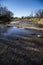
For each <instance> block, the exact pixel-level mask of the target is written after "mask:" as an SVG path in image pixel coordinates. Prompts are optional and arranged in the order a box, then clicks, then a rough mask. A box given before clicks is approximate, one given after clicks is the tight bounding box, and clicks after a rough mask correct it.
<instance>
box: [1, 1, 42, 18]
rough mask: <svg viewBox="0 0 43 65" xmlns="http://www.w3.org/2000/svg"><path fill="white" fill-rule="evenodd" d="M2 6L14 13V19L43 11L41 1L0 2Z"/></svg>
mask: <svg viewBox="0 0 43 65" xmlns="http://www.w3.org/2000/svg"><path fill="white" fill-rule="evenodd" d="M0 4H1V5H2V6H6V7H7V9H9V10H10V11H12V12H13V13H14V17H22V16H29V15H30V14H31V13H33V14H34V13H35V12H36V11H37V10H39V9H43V0H0Z"/></svg>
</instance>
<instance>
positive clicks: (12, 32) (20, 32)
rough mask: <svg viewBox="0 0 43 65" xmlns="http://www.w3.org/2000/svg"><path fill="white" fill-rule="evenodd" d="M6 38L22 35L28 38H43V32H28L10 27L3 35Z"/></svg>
mask: <svg viewBox="0 0 43 65" xmlns="http://www.w3.org/2000/svg"><path fill="white" fill-rule="evenodd" d="M2 35H3V36H5V37H8V36H12V35H21V36H28V37H31V36H32V37H35V36H36V37H43V31H36V30H30V29H29V30H26V29H24V28H17V27H9V28H7V29H6V31H5V32H4V33H3V34H2Z"/></svg>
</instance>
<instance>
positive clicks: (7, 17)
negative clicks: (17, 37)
mask: <svg viewBox="0 0 43 65" xmlns="http://www.w3.org/2000/svg"><path fill="white" fill-rule="evenodd" d="M12 17H13V13H12V12H11V11H9V10H8V9H7V8H6V7H2V6H0V20H1V21H2V22H5V23H6V22H9V21H11V18H12Z"/></svg>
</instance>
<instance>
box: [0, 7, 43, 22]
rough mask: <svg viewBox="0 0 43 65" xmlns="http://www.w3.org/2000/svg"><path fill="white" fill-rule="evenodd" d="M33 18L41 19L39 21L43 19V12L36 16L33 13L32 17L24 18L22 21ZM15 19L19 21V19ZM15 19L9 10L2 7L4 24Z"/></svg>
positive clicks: (0, 16)
mask: <svg viewBox="0 0 43 65" xmlns="http://www.w3.org/2000/svg"><path fill="white" fill-rule="evenodd" d="M32 17H35V18H39V19H41V18H43V10H42V9H40V10H38V11H37V12H36V13H35V15H34V16H33V13H31V15H30V16H26V17H23V16H22V17H21V19H24V18H27V19H28V18H32ZM15 18H17V19H18V17H15ZM15 18H14V17H13V13H12V12H11V11H10V10H8V9H7V8H6V7H2V6H0V21H2V22H3V23H7V22H11V19H15ZM19 19H20V18H19Z"/></svg>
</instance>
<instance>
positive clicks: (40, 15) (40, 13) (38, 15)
mask: <svg viewBox="0 0 43 65" xmlns="http://www.w3.org/2000/svg"><path fill="white" fill-rule="evenodd" d="M35 16H36V17H38V18H43V10H41V9H40V10H38V11H37V12H36V14H35Z"/></svg>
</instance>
